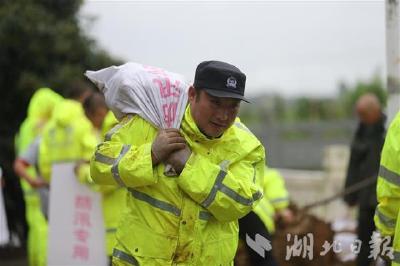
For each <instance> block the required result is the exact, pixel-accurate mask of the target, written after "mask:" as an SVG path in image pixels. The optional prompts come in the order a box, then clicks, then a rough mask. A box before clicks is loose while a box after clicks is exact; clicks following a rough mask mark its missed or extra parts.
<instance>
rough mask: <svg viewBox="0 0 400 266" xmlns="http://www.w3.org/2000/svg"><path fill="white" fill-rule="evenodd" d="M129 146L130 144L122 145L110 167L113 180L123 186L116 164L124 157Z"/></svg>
mask: <svg viewBox="0 0 400 266" xmlns="http://www.w3.org/2000/svg"><path fill="white" fill-rule="evenodd" d="M130 148H131V145H126V144H125V145H124V146H122V149H121V152H120V153H119V155H118V158H117V160H116V161H115V162H114V164H113V166H112V167H111V173H112V175H113V177H114V179H115V181H116V182H117V183H118V184H119V185H120V186H123V187H125V184H124V182H122V179H121V176H120V175H119V170H118V165H119V162H120V161H121V159H122V157H124V155H125V154H126V153H127V152H128V151H129V149H130Z"/></svg>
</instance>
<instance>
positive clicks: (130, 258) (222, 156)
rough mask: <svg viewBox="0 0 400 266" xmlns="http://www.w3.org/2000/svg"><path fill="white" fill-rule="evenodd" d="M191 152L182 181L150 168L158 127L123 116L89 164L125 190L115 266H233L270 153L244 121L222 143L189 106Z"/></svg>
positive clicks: (97, 177) (186, 122)
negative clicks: (197, 121)
mask: <svg viewBox="0 0 400 266" xmlns="http://www.w3.org/2000/svg"><path fill="white" fill-rule="evenodd" d="M181 133H182V134H183V135H184V137H185V139H186V141H187V143H188V145H189V146H190V148H191V150H192V155H191V156H190V158H189V160H188V161H187V163H186V166H185V168H184V169H183V171H182V173H181V174H180V176H179V177H167V176H165V175H164V174H163V172H164V165H163V164H159V165H157V166H156V167H154V168H153V166H152V160H151V145H152V142H153V140H154V139H155V137H156V134H157V129H156V128H155V127H153V126H152V125H150V124H149V123H148V122H146V121H145V120H144V119H142V118H141V117H139V116H126V117H125V118H124V119H123V120H122V121H121V123H119V124H118V126H117V127H115V128H114V129H113V130H112V131H110V132H109V134H108V136H107V138H106V140H105V141H104V142H103V143H101V144H100V145H99V146H98V147H97V150H96V152H95V154H94V156H93V157H92V160H91V175H92V178H93V179H94V181H95V182H97V183H99V184H104V185H111V184H119V185H121V186H124V187H126V188H127V189H128V191H129V193H128V199H127V211H126V212H124V215H123V217H122V219H121V220H120V223H119V227H118V231H117V241H118V244H117V247H116V248H115V249H114V251H113V256H114V257H113V263H114V265H150V266H151V265H232V261H233V258H234V256H235V252H236V248H237V243H238V222H237V220H238V218H241V217H243V216H244V215H246V214H247V213H248V212H249V211H251V210H252V208H253V206H255V205H256V203H258V201H259V199H260V198H261V197H262V187H261V184H262V179H263V176H264V165H265V152H264V147H263V146H262V145H261V143H260V142H259V141H258V140H257V138H256V137H255V136H254V135H253V134H252V133H251V132H250V131H249V130H248V129H247V128H246V127H245V126H244V125H243V124H242V123H240V121H239V119H237V120H236V122H235V123H234V125H233V126H232V127H230V128H229V129H228V130H227V131H226V132H225V133H224V134H223V135H222V136H221V137H220V138H216V139H208V138H207V137H205V136H204V135H203V134H202V133H201V132H200V131H199V129H198V128H197V126H196V124H195V122H194V120H193V118H192V116H191V113H190V108H187V109H186V113H185V115H184V119H183V121H182V125H181Z"/></svg>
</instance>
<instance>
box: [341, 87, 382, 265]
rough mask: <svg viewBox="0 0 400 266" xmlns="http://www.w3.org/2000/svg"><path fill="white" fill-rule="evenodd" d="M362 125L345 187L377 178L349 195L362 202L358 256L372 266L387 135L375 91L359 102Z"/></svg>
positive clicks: (360, 261)
mask: <svg viewBox="0 0 400 266" xmlns="http://www.w3.org/2000/svg"><path fill="white" fill-rule="evenodd" d="M356 112H357V116H358V118H359V125H358V128H357V131H356V133H355V136H354V138H353V141H352V144H351V153H350V162H349V166H348V170H347V177H346V184H345V188H348V187H349V186H352V185H354V184H356V183H358V182H360V181H363V180H365V179H367V178H371V177H372V178H375V182H373V183H372V184H370V185H369V186H367V187H364V188H363V189H361V190H359V191H358V192H355V193H352V194H349V195H347V196H345V198H344V200H345V202H346V203H347V204H348V205H349V206H355V205H358V207H359V216H358V239H360V240H361V241H362V246H361V250H360V253H359V254H358V256H357V266H368V265H369V264H370V263H371V261H372V259H371V258H368V256H369V254H370V246H369V243H368V242H369V241H370V240H371V235H372V232H373V231H374V230H375V225H374V219H373V218H374V213H375V207H376V205H377V200H376V178H377V176H378V172H379V162H380V155H381V149H382V147H383V143H384V138H385V125H384V124H385V115H384V114H383V113H382V111H381V105H380V103H379V100H378V98H377V97H376V96H375V95H374V94H371V93H368V94H364V95H362V96H361V97H360V98H359V99H358V101H357V104H356Z"/></svg>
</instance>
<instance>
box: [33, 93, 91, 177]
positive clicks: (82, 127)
mask: <svg viewBox="0 0 400 266" xmlns="http://www.w3.org/2000/svg"><path fill="white" fill-rule="evenodd" d="M97 139H98V138H97V135H96V132H95V130H94V128H93V126H92V124H91V123H90V121H89V120H88V119H87V117H86V115H85V113H84V110H83V107H82V105H81V103H79V102H77V101H74V100H70V99H66V100H64V101H63V102H62V103H60V104H59V106H57V108H56V109H55V110H54V114H53V117H52V119H51V120H50V122H49V123H48V124H47V125H46V127H45V129H44V132H43V134H42V139H41V143H40V148H39V169H40V172H41V174H42V176H43V178H44V179H45V180H47V181H50V177H51V165H52V164H54V163H56V162H62V161H79V160H87V161H88V160H89V159H90V157H91V155H92V153H93V151H94V149H95V147H96V145H97V143H98V141H97ZM85 178H86V177H85ZM81 179H84V178H81ZM81 181H82V180H81Z"/></svg>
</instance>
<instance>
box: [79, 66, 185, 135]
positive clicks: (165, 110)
mask: <svg viewBox="0 0 400 266" xmlns="http://www.w3.org/2000/svg"><path fill="white" fill-rule="evenodd" d="M85 75H86V76H87V77H88V78H89V79H90V80H91V81H92V82H93V83H94V84H96V86H97V87H98V88H99V89H100V90H101V91H102V92H103V93H104V96H105V99H106V103H107V105H108V107H109V108H110V109H111V110H112V111H113V113H114V115H115V116H116V117H117V118H118V119H119V120H120V119H121V118H122V117H123V116H124V115H126V114H138V115H140V116H141V117H142V118H143V119H145V120H147V121H148V122H149V123H151V124H153V125H154V126H155V127H157V128H171V127H172V128H179V126H180V123H181V121H182V117H183V115H184V113H185V108H186V104H187V99H188V96H187V91H188V88H189V84H188V83H187V82H186V81H185V79H184V77H183V76H182V75H180V74H176V73H172V72H169V71H166V70H164V69H161V68H157V67H152V66H146V65H142V64H138V63H132V62H131V63H126V64H124V65H121V66H111V67H108V68H104V69H101V70H98V71H86V73H85Z"/></svg>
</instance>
